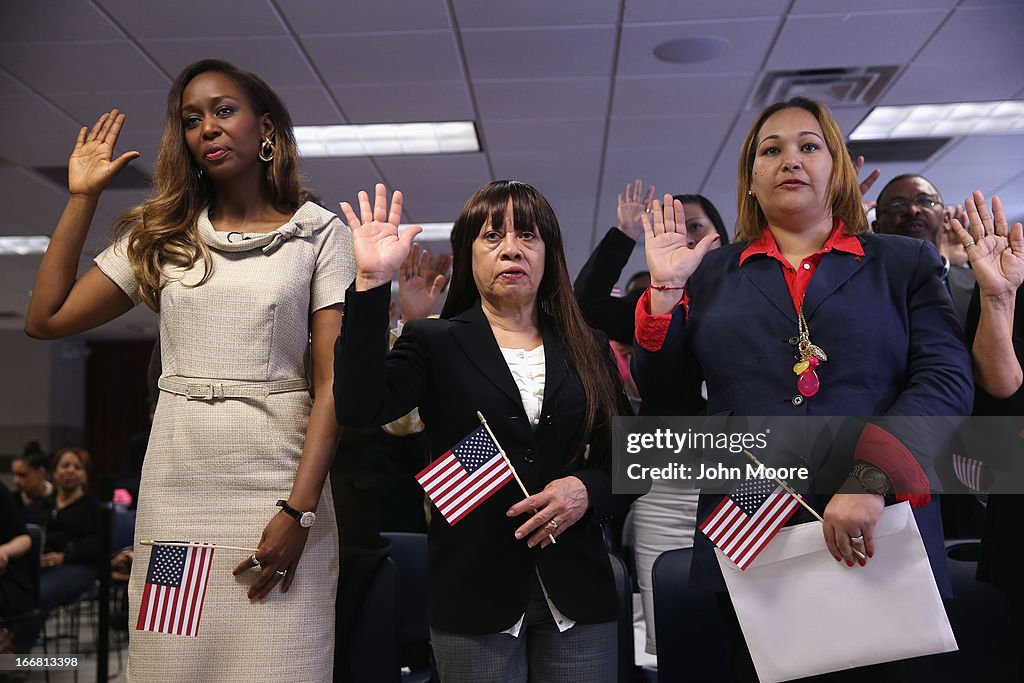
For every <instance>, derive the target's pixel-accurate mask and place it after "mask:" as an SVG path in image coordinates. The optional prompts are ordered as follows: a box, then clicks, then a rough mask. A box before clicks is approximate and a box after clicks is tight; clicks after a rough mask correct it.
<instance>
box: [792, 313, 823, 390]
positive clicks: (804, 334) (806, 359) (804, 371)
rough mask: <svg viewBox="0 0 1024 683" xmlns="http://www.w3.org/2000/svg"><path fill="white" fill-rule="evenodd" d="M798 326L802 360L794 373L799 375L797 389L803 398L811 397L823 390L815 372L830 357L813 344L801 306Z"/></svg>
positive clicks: (797, 363)
mask: <svg viewBox="0 0 1024 683" xmlns="http://www.w3.org/2000/svg"><path fill="white" fill-rule="evenodd" d="M797 324H798V325H799V328H800V337H799V342H798V343H797V349H798V350H799V351H800V358H799V360H797V362H796V365H794V366H793V372H795V373H796V375H797V378H798V379H797V381H796V388H797V390H798V391H799V392H800V394H801V395H802V396H807V397H811V396H814V395H815V394H816V393H818V389H820V388H821V381H820V380H819V379H818V373H817V372H815V370H817V368H818V366H819V365H821V364H822V363H824V362H825V361H827V360H828V356H827V355H826V354H825V351H824V350H822V348H821V347H820V346H815V345H814V344H812V343H811V334H810V331H809V330H808V329H807V319H806V318H804V307H803V306H802V305H801V306H800V310H799V311H798V312H797Z"/></svg>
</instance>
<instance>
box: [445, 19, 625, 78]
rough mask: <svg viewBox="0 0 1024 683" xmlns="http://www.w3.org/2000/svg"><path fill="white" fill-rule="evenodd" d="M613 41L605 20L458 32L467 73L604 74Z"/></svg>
mask: <svg viewBox="0 0 1024 683" xmlns="http://www.w3.org/2000/svg"><path fill="white" fill-rule="evenodd" d="M614 43H615V29H614V28H613V27H610V26H609V27H597V28H562V29H533V30H518V31H517V30H490V29H487V30H477V31H463V32H462V45H463V49H464V50H465V54H466V62H467V66H468V68H469V74H470V77H471V78H473V79H484V78H507V77H509V76H510V75H514V76H515V77H516V78H565V77H573V76H607V75H609V73H610V72H611V67H612V48H613V47H614ZM510 64H514V65H515V69H514V70H513V69H510V68H509V65H510Z"/></svg>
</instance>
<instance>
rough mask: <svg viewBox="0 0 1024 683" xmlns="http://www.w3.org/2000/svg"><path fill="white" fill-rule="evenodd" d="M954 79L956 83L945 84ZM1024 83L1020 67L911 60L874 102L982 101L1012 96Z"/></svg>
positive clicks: (952, 81) (953, 81)
mask: <svg viewBox="0 0 1024 683" xmlns="http://www.w3.org/2000/svg"><path fill="white" fill-rule="evenodd" d="M951 83H955V84H956V87H950V86H949V85H948V84H951ZM1022 87H1024V69H1017V70H1014V69H1004V68H1000V67H995V68H983V69H979V68H978V66H977V65H976V64H970V63H967V62H963V61H953V62H950V63H947V64H936V65H932V66H926V65H917V64H913V65H911V66H909V67H907V68H906V69H905V70H904V71H903V73H901V74H900V76H899V78H897V79H896V81H895V82H894V83H893V84H892V85H891V86H889V89H888V90H887V91H886V92H885V94H884V95H883V96H882V97H881V98H880V99H879V100H878V104H929V103H944V102H964V101H967V102H984V101H989V100H1002V99H1007V98H1012V97H1013V96H1014V95H1015V94H1016V93H1017V92H1018V91H1019V90H1020V88H1022Z"/></svg>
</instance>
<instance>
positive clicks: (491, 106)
mask: <svg viewBox="0 0 1024 683" xmlns="http://www.w3.org/2000/svg"><path fill="white" fill-rule="evenodd" d="M608 89H609V80H608V79H607V78H588V79H572V80H544V81H540V80H525V81H521V80H517V81H475V82H474V84H473V90H474V93H475V95H476V103H477V107H478V108H479V110H480V116H481V118H482V119H484V120H487V119H488V118H495V119H537V118H544V117H548V116H550V117H552V118H585V117H588V116H595V115H603V114H604V112H605V111H606V110H607V108H608Z"/></svg>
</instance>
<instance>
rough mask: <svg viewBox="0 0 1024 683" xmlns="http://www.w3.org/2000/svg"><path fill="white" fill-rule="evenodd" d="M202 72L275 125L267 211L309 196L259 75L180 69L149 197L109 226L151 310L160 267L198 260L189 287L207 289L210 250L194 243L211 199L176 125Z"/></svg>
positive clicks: (205, 66)
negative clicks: (217, 76)
mask: <svg viewBox="0 0 1024 683" xmlns="http://www.w3.org/2000/svg"><path fill="white" fill-rule="evenodd" d="M206 72H216V73H221V74H224V75H225V76H227V77H228V78H230V79H231V80H232V81H234V82H235V83H236V84H237V85H238V86H239V87H240V88H241V89H242V91H243V92H244V93H245V95H246V97H247V98H248V100H249V104H250V106H252V107H253V108H254V109H255V111H256V112H257V114H259V115H262V114H267V115H269V116H270V119H271V121H272V122H273V124H274V138H273V143H274V158H273V161H271V162H267V163H265V173H264V182H265V183H266V186H267V189H268V191H269V192H268V194H269V196H270V200H271V202H273V204H274V208H275V209H277V210H279V211H284V212H288V211H295V210H296V209H298V208H299V206H300V205H301V204H302V203H303V202H305V201H306V199H308V197H309V192H308V191H307V190H306V189H305V188H304V187H303V186H302V184H301V182H300V180H299V172H298V169H299V153H298V148H297V147H296V144H295V136H294V133H293V132H292V120H291V116H289V114H288V109H287V108H286V107H285V106H284V103H283V102H282V101H281V98H279V97H278V96H277V94H276V93H274V91H273V90H271V89H270V86H268V85H267V84H266V83H265V82H264V81H263V79H261V78H260V77H259V76H257V75H255V74H253V73H250V72H248V71H244V70H242V69H239V68H238V67H236V66H234V65H233V64H230V63H228V62H225V61H221V60H218V59H204V60H202V61H199V62H196V63H195V64H191V65H190V66H187V67H185V69H184V70H183V71H182V72H181V73H180V74H179V75H178V77H177V78H176V79H175V80H174V83H173V85H171V90H170V92H169V93H168V94H167V121H166V123H165V125H164V132H163V136H162V137H161V139H160V151H159V152H158V153H157V158H156V164H155V166H154V169H153V194H152V196H150V197H149V198H148V199H147V200H146V201H144V202H143V203H142V204H140V205H139V206H136V207H134V208H132V209H129V210H128V211H126V212H125V213H124V214H122V215H121V216H120V217H119V218H118V219H117V221H116V222H115V223H114V235H115V238H116V239H121V238H123V237H127V250H128V259H129V260H130V261H131V264H132V270H133V271H134V273H135V278H136V280H138V282H139V285H140V294H141V297H142V300H143V301H144V302H145V303H146V305H147V306H149V307H150V308H152V309H153V310H155V311H156V310H159V309H160V289H161V287H162V286H163V285H162V275H163V272H164V268H165V267H166V266H175V267H179V268H183V269H188V268H191V267H193V266H194V265H195V264H196V262H197V261H199V260H202V261H203V264H204V273H203V278H202V280H200V281H199V282H198V283H197V284H196V285H195V286H199V285H201V284H203V283H204V282H206V281H207V280H208V279H209V278H210V275H211V274H212V272H211V271H210V250H209V248H208V247H207V246H206V245H205V244H204V243H203V241H202V240H201V239H200V238H199V230H198V227H197V221H198V219H199V214H200V213H202V211H203V209H204V208H206V207H208V206H210V205H211V204H213V203H214V201H215V200H216V197H215V195H214V192H213V186H212V185H211V184H210V180H209V178H208V177H206V176H204V175H203V174H202V173H201V172H200V171H201V169H200V168H199V166H198V165H197V164H196V162H195V159H193V158H192V154H191V153H190V152H189V150H188V147H187V145H186V144H185V124H184V122H183V121H182V118H181V98H182V94H183V93H184V92H185V88H186V87H187V86H188V84H189V83H190V82H191V81H192V79H194V78H195V77H196V76H198V75H199V74H202V73H206ZM261 163H262V162H261Z"/></svg>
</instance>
